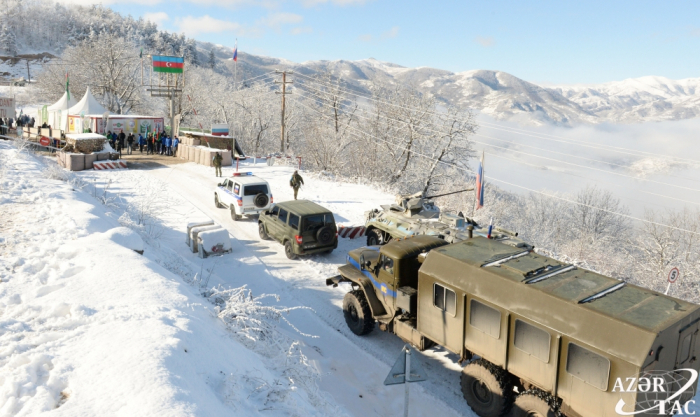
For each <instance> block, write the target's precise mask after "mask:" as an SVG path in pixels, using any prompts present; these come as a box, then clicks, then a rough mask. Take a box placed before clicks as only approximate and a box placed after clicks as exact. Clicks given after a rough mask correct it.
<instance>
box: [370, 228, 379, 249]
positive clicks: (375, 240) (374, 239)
mask: <svg viewBox="0 0 700 417" xmlns="http://www.w3.org/2000/svg"><path fill="white" fill-rule="evenodd" d="M377 245H379V235H377V232H375V231H374V230H370V231H369V232H367V246H377Z"/></svg>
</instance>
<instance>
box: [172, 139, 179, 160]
mask: <svg viewBox="0 0 700 417" xmlns="http://www.w3.org/2000/svg"><path fill="white" fill-rule="evenodd" d="M179 143H180V141H179V140H178V138H177V136H175V137H174V138H173V156H175V155H177V145H178V144H179Z"/></svg>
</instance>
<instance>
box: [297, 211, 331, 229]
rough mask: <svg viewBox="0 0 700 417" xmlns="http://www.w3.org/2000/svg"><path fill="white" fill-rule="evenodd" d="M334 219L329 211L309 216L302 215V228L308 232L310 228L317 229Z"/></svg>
mask: <svg viewBox="0 0 700 417" xmlns="http://www.w3.org/2000/svg"><path fill="white" fill-rule="evenodd" d="M334 221H335V220H334V219H333V215H332V214H331V213H325V214H312V215H311V216H306V217H304V222H303V223H302V230H303V231H304V232H308V231H310V230H316V229H319V228H321V227H323V226H325V225H327V224H332V223H333V222H334Z"/></svg>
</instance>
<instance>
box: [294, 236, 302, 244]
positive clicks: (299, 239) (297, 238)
mask: <svg viewBox="0 0 700 417" xmlns="http://www.w3.org/2000/svg"><path fill="white" fill-rule="evenodd" d="M294 239H296V240H297V243H298V244H300V245H301V236H299V235H296V236H294Z"/></svg>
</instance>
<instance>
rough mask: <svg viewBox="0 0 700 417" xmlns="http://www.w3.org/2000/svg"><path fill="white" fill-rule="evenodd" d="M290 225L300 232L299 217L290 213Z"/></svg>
mask: <svg viewBox="0 0 700 417" xmlns="http://www.w3.org/2000/svg"><path fill="white" fill-rule="evenodd" d="M289 225H290V226H292V227H293V228H294V229H296V230H299V216H297V215H296V214H294V213H289Z"/></svg>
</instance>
